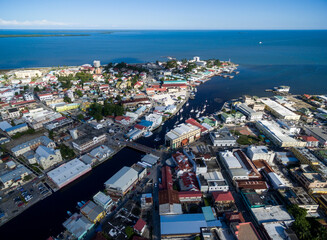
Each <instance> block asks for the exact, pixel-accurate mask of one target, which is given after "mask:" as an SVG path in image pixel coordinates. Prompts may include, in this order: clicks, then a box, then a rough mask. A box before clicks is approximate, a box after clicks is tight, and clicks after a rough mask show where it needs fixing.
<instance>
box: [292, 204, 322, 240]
mask: <svg viewBox="0 0 327 240" xmlns="http://www.w3.org/2000/svg"><path fill="white" fill-rule="evenodd" d="M287 210H288V212H289V213H290V214H291V215H292V216H293V217H294V219H295V221H294V222H293V224H292V229H293V230H294V232H295V233H296V235H297V236H298V237H299V239H300V240H312V239H316V240H318V239H327V229H326V228H324V227H323V226H322V225H321V224H320V223H319V222H318V221H317V220H316V219H314V218H307V217H306V216H307V210H306V209H304V208H300V207H299V206H298V205H295V204H292V205H289V206H288V207H287Z"/></svg>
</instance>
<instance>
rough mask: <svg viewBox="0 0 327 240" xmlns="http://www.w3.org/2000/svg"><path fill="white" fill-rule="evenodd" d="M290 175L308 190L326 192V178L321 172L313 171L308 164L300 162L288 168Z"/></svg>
mask: <svg viewBox="0 0 327 240" xmlns="http://www.w3.org/2000/svg"><path fill="white" fill-rule="evenodd" d="M290 171H291V173H292V175H293V176H294V177H295V178H296V180H298V181H299V182H300V183H301V184H302V186H303V187H305V188H306V189H307V190H308V191H310V192H317V193H318V192H321V193H327V189H326V188H327V179H326V178H325V177H324V176H322V174H320V173H317V172H315V171H313V170H312V169H311V168H310V167H309V165H305V164H301V166H300V167H298V168H293V169H290Z"/></svg>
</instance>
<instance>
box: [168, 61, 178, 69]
mask: <svg viewBox="0 0 327 240" xmlns="http://www.w3.org/2000/svg"><path fill="white" fill-rule="evenodd" d="M176 67H177V61H176V60H170V61H168V62H167V63H166V68H168V69H170V68H176Z"/></svg>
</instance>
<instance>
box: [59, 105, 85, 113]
mask: <svg viewBox="0 0 327 240" xmlns="http://www.w3.org/2000/svg"><path fill="white" fill-rule="evenodd" d="M79 105H80V104H79V103H68V104H62V105H57V106H56V111H57V112H64V111H69V110H73V109H77V108H79Z"/></svg>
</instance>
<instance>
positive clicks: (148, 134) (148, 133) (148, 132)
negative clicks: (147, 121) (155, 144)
mask: <svg viewBox="0 0 327 240" xmlns="http://www.w3.org/2000/svg"><path fill="white" fill-rule="evenodd" d="M152 135H153V133H152V132H151V131H146V132H145V133H144V137H151V136H152Z"/></svg>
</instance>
